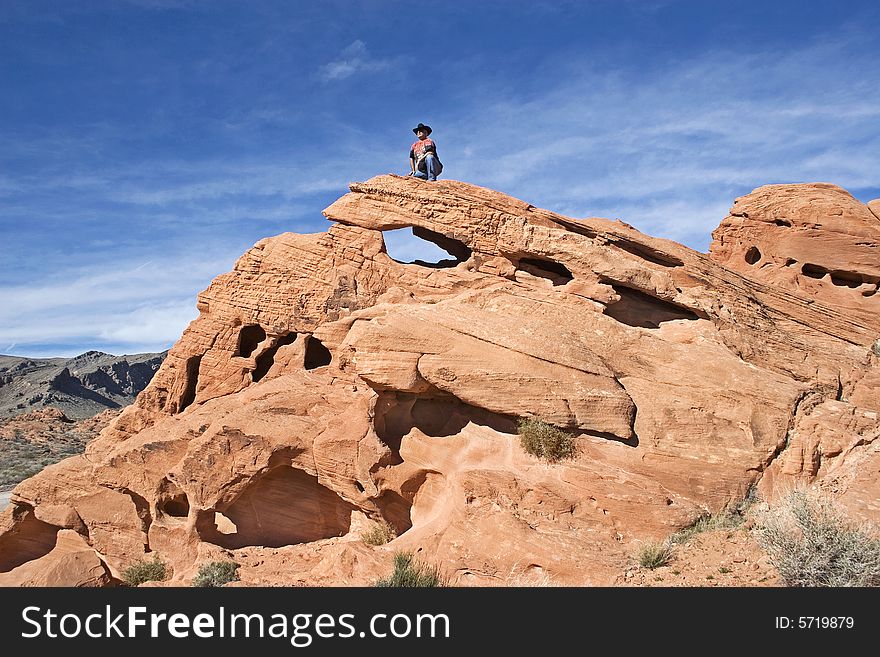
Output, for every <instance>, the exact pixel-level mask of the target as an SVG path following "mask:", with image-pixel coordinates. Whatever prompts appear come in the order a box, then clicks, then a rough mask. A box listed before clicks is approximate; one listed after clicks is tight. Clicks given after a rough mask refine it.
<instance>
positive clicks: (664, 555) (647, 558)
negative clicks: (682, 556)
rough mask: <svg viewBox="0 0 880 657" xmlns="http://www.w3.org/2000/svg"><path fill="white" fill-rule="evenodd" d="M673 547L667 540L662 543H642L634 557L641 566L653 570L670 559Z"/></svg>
mask: <svg viewBox="0 0 880 657" xmlns="http://www.w3.org/2000/svg"><path fill="white" fill-rule="evenodd" d="M672 554H673V547H672V544H671V543H670V542H669V541H663V542H662V543H653V542H651V543H644V544H643V545H642V546H641V547H640V548H639V551H638V554H637V555H636V558H637V559H638V562H639V565H640V566H641V567H642V568H650V569H651V570H654V569H655V568H659V567H660V566H665V565H666V564H668V563H669V562H670V561H671V560H672Z"/></svg>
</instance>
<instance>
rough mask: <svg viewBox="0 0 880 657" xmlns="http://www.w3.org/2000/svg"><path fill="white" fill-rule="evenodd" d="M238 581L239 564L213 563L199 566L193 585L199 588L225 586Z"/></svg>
mask: <svg viewBox="0 0 880 657" xmlns="http://www.w3.org/2000/svg"><path fill="white" fill-rule="evenodd" d="M236 581H238V564H237V563H235V562H234V561H212V562H211V563H203V564H202V565H201V566H199V572H198V573H196V576H195V577H194V578H193V581H192V585H193V586H197V587H202V588H204V587H216V586H223V585H224V584H228V583H229V582H236Z"/></svg>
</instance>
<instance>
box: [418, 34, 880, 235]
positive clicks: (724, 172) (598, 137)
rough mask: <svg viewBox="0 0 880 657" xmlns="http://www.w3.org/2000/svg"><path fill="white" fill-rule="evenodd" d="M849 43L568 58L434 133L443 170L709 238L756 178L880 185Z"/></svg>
mask: <svg viewBox="0 0 880 657" xmlns="http://www.w3.org/2000/svg"><path fill="white" fill-rule="evenodd" d="M849 47H850V45H849V44H847V43H843V44H832V43H819V44H807V45H805V46H804V48H802V49H801V50H793V51H788V52H786V53H778V52H769V51H768V52H764V53H759V52H758V53H751V54H747V55H744V54H741V53H732V52H729V51H717V52H715V53H710V54H707V55H705V56H703V57H701V58H700V59H699V60H695V61H685V62H677V63H675V64H674V65H670V66H668V67H666V68H663V69H659V70H657V71H656V72H655V73H654V75H652V76H651V77H649V78H647V79H637V78H636V76H635V75H623V74H621V73H620V72H618V71H607V72H602V71H596V70H594V69H593V68H591V66H590V65H589V63H588V62H587V63H584V62H570V63H569V65H570V68H564V71H565V73H566V76H565V77H564V78H563V79H562V80H561V81H560V82H558V83H557V84H556V85H555V86H551V87H548V88H547V89H546V91H545V93H544V94H543V95H541V96H539V97H536V98H533V99H531V100H529V101H528V102H518V100H517V96H518V94H517V91H516V90H513V89H512V90H511V91H510V93H509V95H503V94H502V95H501V96H500V97H498V98H496V99H495V100H494V101H492V102H490V103H488V104H487V105H485V106H484V107H483V111H482V112H480V113H478V114H477V113H474V114H459V115H457V116H455V117H452V118H451V120H450V121H449V122H448V123H447V124H446V125H445V126H444V128H445V129H444V128H441V130H442V131H441V130H437V131H436V133H437V137H436V139H437V141H438V145H439V148H440V150H441V154H443V156H444V157H443V159H444V163H445V164H446V174H447V175H448V176H449V177H452V178H457V179H465V180H471V181H475V182H477V183H478V184H483V185H486V186H489V187H494V188H497V189H501V190H503V191H507V192H510V193H513V194H515V195H517V196H520V197H522V198H525V199H526V200H528V201H530V202H532V203H536V204H542V205H544V206H545V207H549V208H550V209H554V210H557V211H561V212H568V213H571V214H575V215H577V216H584V215H601V214H604V215H610V216H614V217H621V218H622V219H624V220H625V221H628V222H630V223H633V224H634V225H636V226H637V227H638V228H640V229H642V230H645V231H648V232H653V233H654V234H658V235H659V236H663V237H670V238H673V239H676V240H678V241H684V242H685V243H688V244H690V245H691V246H694V247H698V248H705V247H706V245H707V244H708V235H709V233H710V232H711V230H712V229H714V228H715V227H716V226H717V224H718V223H719V221H720V220H721V219H722V218H723V217H724V215H725V214H726V209H727V208H729V207H730V205H731V204H732V202H733V200H734V196H736V195H739V194H741V193H745V192H747V191H750V190H751V189H753V188H754V187H757V186H760V185H763V184H768V183H779V182H809V181H815V180H819V181H826V182H833V183H836V184H839V185H842V186H844V187H851V188H873V187H880V85H878V84H877V74H876V69H875V68H874V67H873V64H872V63H871V61H870V58H868V57H864V56H860V55H859V52H858V49H857V48H852V49H851V50H849V49H848V48H849ZM562 66H564V65H562ZM435 127H436V126H435Z"/></svg>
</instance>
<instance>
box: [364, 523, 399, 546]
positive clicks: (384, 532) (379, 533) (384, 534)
mask: <svg viewBox="0 0 880 657" xmlns="http://www.w3.org/2000/svg"><path fill="white" fill-rule="evenodd" d="M395 538H397V534H396V533H395V532H394V529H393V528H392V527H391V525H389V524H388V523H387V522H385V521H384V520H383V521H382V522H377V523H376V524H374V525H373V526H372V527H370V528H369V529H368V530H367V531H365V532H364V533H362V534H361V540H362V541H363V542H364V543H366V544H367V545H385V544H386V543H388V542H389V541H393V540H394V539H395Z"/></svg>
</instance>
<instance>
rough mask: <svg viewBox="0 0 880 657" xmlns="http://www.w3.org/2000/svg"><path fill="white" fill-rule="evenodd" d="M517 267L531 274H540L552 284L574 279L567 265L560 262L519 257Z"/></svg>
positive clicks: (560, 283)
mask: <svg viewBox="0 0 880 657" xmlns="http://www.w3.org/2000/svg"><path fill="white" fill-rule="evenodd" d="M517 267H518V268H519V269H521V270H523V271H525V272H528V273H529V274H532V275H533V276H540V277H541V278H546V279H548V280H550V281H552V282H553V285H565V284H566V283H568V282H569V281H570V280H572V279H574V276H573V275H572V273H571V271H569V269H568V267H566V266H565V265H563V264H562V263H561V262H556V261H554V260H544V259H541V258H520V260H519V264H518V265H517Z"/></svg>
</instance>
